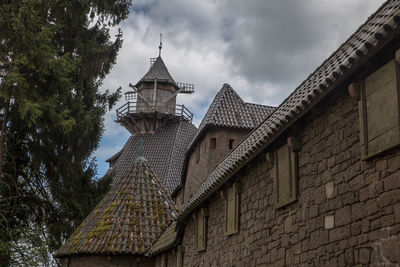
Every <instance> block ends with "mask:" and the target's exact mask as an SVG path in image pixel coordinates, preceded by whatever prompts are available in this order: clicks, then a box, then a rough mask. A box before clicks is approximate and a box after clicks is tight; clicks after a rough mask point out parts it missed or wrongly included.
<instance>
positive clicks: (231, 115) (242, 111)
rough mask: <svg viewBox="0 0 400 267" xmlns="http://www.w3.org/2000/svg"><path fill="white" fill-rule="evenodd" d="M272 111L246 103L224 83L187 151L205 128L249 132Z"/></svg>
mask: <svg viewBox="0 0 400 267" xmlns="http://www.w3.org/2000/svg"><path fill="white" fill-rule="evenodd" d="M274 109H275V108H274V107H271V106H265V105H259V104H253V103H246V102H245V101H243V99H242V98H241V97H240V96H239V95H238V94H237V93H236V91H235V90H234V89H233V88H232V87H231V86H230V85H229V84H227V83H225V84H224V85H223V86H222V88H221V90H219V92H218V93H217V95H216V96H215V98H214V100H213V102H212V103H211V105H210V107H209V108H208V110H207V113H206V115H205V116H204V118H203V120H202V121H201V123H200V126H199V128H198V130H197V132H196V135H195V136H194V138H193V139H192V142H191V143H190V145H189V147H188V150H190V149H191V148H192V147H193V146H194V144H195V143H196V142H197V140H198V139H199V137H200V136H201V135H202V134H203V133H204V131H205V129H206V128H207V127H210V126H217V127H227V128H238V129H248V130H251V129H254V128H255V127H257V126H258V125H259V124H260V123H261V122H263V121H264V120H265V119H266V118H267V117H268V115H270V114H271V113H272V112H273V111H274Z"/></svg>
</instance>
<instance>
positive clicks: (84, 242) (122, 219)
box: [57, 160, 177, 257]
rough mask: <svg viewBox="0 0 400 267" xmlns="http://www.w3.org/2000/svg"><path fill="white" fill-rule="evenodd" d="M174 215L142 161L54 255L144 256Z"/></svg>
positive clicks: (160, 187) (126, 174)
mask: <svg viewBox="0 0 400 267" xmlns="http://www.w3.org/2000/svg"><path fill="white" fill-rule="evenodd" d="M176 215H177V210H176V207H175V204H174V203H173V201H172V199H171V198H170V196H169V194H168V193H167V191H166V190H165V189H164V187H163V186H162V185H161V182H160V180H159V179H158V178H157V176H156V174H155V173H154V172H153V171H152V170H151V169H150V167H149V165H148V163H147V162H146V160H137V161H136V163H134V164H132V165H131V168H130V170H129V172H126V173H125V175H123V177H121V179H120V180H119V182H118V183H115V184H114V185H113V186H112V188H111V190H110V191H109V192H108V193H107V194H106V195H105V196H104V198H103V199H102V200H101V201H100V203H99V204H98V205H97V206H96V208H95V209H94V210H93V211H92V212H91V213H90V214H89V215H88V217H87V218H86V219H85V220H84V221H83V222H82V223H81V225H80V226H79V227H78V228H77V229H76V230H75V232H74V233H73V234H72V235H71V236H70V237H69V239H68V240H67V241H66V242H65V244H64V245H62V246H61V248H60V249H59V250H58V252H57V257H63V256H68V255H87V254H96V255H98V254H114V255H115V254H118V255H142V254H145V253H146V252H147V251H148V250H149V248H150V246H151V244H152V243H153V242H154V241H155V239H156V238H157V237H158V236H159V235H160V233H162V232H163V231H164V229H165V228H166V227H167V226H168V225H169V224H170V223H171V222H172V220H173V219H174V218H175V216H176Z"/></svg>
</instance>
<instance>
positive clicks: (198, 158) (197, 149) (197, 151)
mask: <svg viewBox="0 0 400 267" xmlns="http://www.w3.org/2000/svg"><path fill="white" fill-rule="evenodd" d="M199 161H200V144H197V146H196V163H197V162H199Z"/></svg>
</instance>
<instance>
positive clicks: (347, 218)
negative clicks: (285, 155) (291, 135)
mask: <svg viewBox="0 0 400 267" xmlns="http://www.w3.org/2000/svg"><path fill="white" fill-rule="evenodd" d="M337 91H339V93H340V95H335V96H333V95H330V96H328V97H327V98H325V99H324V100H323V101H322V102H321V103H320V104H319V105H318V106H316V107H315V108H314V109H313V110H311V111H310V112H309V113H308V115H307V116H306V117H305V118H303V119H302V121H301V122H300V123H301V124H300V123H299V125H300V126H299V127H300V129H301V131H300V132H301V133H302V136H301V137H302V143H303V146H302V149H301V151H299V154H298V157H299V181H298V183H299V195H298V200H297V201H295V202H293V203H291V204H289V205H287V206H285V207H283V208H280V209H275V207H274V201H273V188H274V186H273V179H272V177H271V175H270V172H271V170H270V169H267V167H266V166H267V164H266V161H265V157H264V156H261V155H260V156H259V157H257V158H255V159H254V160H252V162H250V163H249V164H248V165H247V166H246V167H244V168H242V170H240V171H239V172H238V173H237V175H236V178H239V179H238V180H239V181H240V182H241V185H242V192H241V195H240V198H241V200H240V231H239V233H238V234H234V235H232V236H225V235H224V227H223V226H224V222H225V215H224V210H225V201H224V200H222V199H221V198H220V196H219V194H214V195H213V196H212V197H211V198H210V199H209V201H208V208H209V217H208V233H207V248H206V251H205V252H197V251H196V223H195V221H194V220H193V219H192V216H188V218H187V219H186V221H185V223H186V226H185V233H184V238H183V244H184V246H185V256H184V266H246V267H249V266H268V265H270V266H283V265H289V266H292V265H300V266H310V265H313V266H352V265H364V264H365V265H374V266H379V265H381V266H383V265H384V264H389V265H390V264H392V265H393V266H394V263H395V262H399V261H400V237H399V233H400V171H399V170H400V151H399V149H395V150H394V151H391V152H387V153H385V154H384V155H383V156H380V157H378V158H377V159H374V160H368V161H362V160H361V158H360V156H361V153H360V150H361V148H360V141H359V140H360V138H359V113H358V104H357V102H356V101H354V100H353V99H352V98H350V97H349V96H348V95H347V90H345V89H341V90H337ZM188 180H189V177H188ZM385 266H386V265H385Z"/></svg>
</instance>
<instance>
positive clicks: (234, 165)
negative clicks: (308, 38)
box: [177, 0, 400, 221]
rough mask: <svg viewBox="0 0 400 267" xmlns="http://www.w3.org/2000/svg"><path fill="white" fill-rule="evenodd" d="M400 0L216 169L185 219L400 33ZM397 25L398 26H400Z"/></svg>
mask: <svg viewBox="0 0 400 267" xmlns="http://www.w3.org/2000/svg"><path fill="white" fill-rule="evenodd" d="M399 22H400V0H388V1H386V2H385V3H384V4H383V5H382V6H381V7H380V8H379V9H378V10H377V11H376V12H375V13H374V14H373V15H372V16H370V17H369V18H368V19H367V21H366V22H365V23H364V24H363V25H361V26H360V27H359V28H358V29H357V31H356V32H355V33H354V34H352V35H351V36H350V37H349V38H348V39H347V40H346V41H345V42H344V43H343V44H342V45H341V46H340V47H339V48H338V49H337V50H336V51H335V52H333V54H332V55H331V56H330V57H329V58H328V59H327V60H325V61H324V62H323V63H322V64H321V65H320V66H319V67H318V68H317V69H316V70H315V71H314V72H313V73H311V74H310V76H308V78H307V79H306V80H305V81H304V82H302V83H301V84H300V86H299V87H297V88H296V89H295V90H294V91H293V93H292V94H290V96H289V97H288V98H286V99H285V100H284V101H283V103H282V104H281V105H280V106H279V107H277V108H276V109H275V110H274V111H273V113H272V114H270V115H269V116H268V118H267V119H266V120H265V121H264V122H263V123H262V124H261V125H259V126H258V127H257V128H256V129H255V130H253V131H252V132H251V133H250V134H249V135H248V136H247V137H246V138H245V139H244V140H243V141H242V142H241V143H240V144H239V145H238V146H237V147H236V149H234V150H233V151H232V152H231V153H230V154H229V155H228V156H227V157H226V158H225V159H224V160H223V161H222V162H221V163H220V164H219V165H218V166H217V167H216V168H215V169H214V171H213V172H212V173H210V175H209V176H208V178H207V179H206V180H205V182H204V183H203V184H202V185H201V186H200V188H199V190H198V191H197V193H196V194H195V195H194V196H193V197H192V198H191V199H190V201H189V202H188V203H187V204H186V205H185V206H184V207H183V209H182V210H181V211H180V213H179V214H178V218H177V219H178V221H182V220H184V218H185V217H186V216H187V215H189V214H190V213H191V212H192V211H193V210H194V209H195V208H196V207H197V206H198V205H199V204H201V203H202V202H203V201H204V200H206V199H207V198H208V197H209V196H210V195H211V194H212V193H213V192H215V190H217V189H218V188H219V187H220V186H221V185H222V184H223V183H224V182H226V181H227V180H228V179H229V178H230V177H231V176H232V175H233V174H234V173H235V172H236V171H237V169H238V168H239V167H240V166H243V164H246V163H247V162H248V161H250V160H251V159H252V158H253V157H254V156H255V155H257V154H258V153H259V152H261V151H262V150H263V149H265V148H266V147H267V146H268V145H269V144H270V143H271V142H272V141H273V140H274V139H275V138H277V137H278V136H279V135H280V134H281V133H282V132H283V131H284V130H285V129H286V128H287V127H288V126H289V125H290V124H291V123H293V122H294V121H296V120H297V119H298V118H300V117H301V116H302V115H303V114H304V113H306V112H307V108H308V107H310V106H313V105H315V104H316V103H317V102H319V101H320V99H322V97H323V96H324V95H326V94H327V93H328V92H329V91H331V90H333V89H334V88H335V87H336V85H337V84H335V82H341V81H343V79H345V78H346V77H348V75H350V74H351V73H352V72H353V71H354V70H355V69H356V68H357V66H358V65H357V64H359V63H362V62H364V60H366V58H367V53H368V52H369V51H371V50H373V49H374V48H375V47H376V46H377V45H378V44H380V43H381V42H383V40H385V37H387V36H388V35H390V33H391V32H393V31H394V30H396V31H397V32H399ZM396 28H397V29H396Z"/></svg>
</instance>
